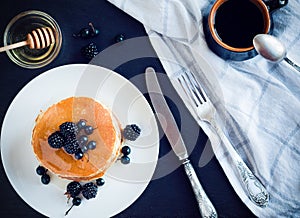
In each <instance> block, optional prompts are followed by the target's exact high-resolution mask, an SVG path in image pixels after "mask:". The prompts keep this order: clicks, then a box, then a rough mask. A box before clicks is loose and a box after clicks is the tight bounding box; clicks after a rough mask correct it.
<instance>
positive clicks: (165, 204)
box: [0, 0, 254, 218]
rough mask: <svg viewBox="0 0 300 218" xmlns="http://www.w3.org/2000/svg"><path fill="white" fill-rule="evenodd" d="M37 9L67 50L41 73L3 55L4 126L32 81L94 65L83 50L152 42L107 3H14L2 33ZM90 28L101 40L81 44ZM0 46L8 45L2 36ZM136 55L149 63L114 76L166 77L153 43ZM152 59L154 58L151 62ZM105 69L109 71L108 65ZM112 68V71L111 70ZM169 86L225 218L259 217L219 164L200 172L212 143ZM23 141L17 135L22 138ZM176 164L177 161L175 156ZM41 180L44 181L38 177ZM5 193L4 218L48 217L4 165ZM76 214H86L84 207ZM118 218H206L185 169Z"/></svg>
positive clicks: (3, 17)
mask: <svg viewBox="0 0 300 218" xmlns="http://www.w3.org/2000/svg"><path fill="white" fill-rule="evenodd" d="M33 9H34V10H40V11H44V12H46V13H48V14H50V15H51V16H52V17H53V18H54V19H55V20H56V21H57V22H58V24H59V26H60V28H61V30H62V34H63V44H62V49H61V52H60V54H59V56H58V57H57V58H56V59H55V60H54V61H53V62H52V63H51V64H49V65H48V66H46V67H43V68H40V69H35V70H29V69H24V68H21V67H19V66H17V65H15V64H14V63H13V62H12V61H10V59H9V58H8V57H7V55H6V53H0V66H1V68H0V71H1V72H0V89H1V91H0V99H1V104H0V123H1V125H2V122H3V119H4V116H5V113H6V110H7V109H8V107H9V105H10V103H11V101H12V100H13V98H14V97H15V95H16V94H17V93H18V92H19V91H20V90H21V89H22V88H23V87H24V86H25V85H26V84H27V83H28V82H29V81H30V80H32V79H33V78H35V77H36V76H38V75H40V74H41V73H43V72H45V71H47V70H48V69H51V68H54V67H57V66H60V65H65V64H72V63H88V62H89V61H88V60H87V59H85V58H84V57H83V56H82V55H81V53H80V49H81V48H82V47H83V46H85V45H86V44H89V43H90V42H95V43H96V44H97V45H98V48H99V49H100V50H104V49H106V48H108V47H110V46H111V45H113V44H114V43H115V41H114V38H115V36H116V35H118V34H120V33H122V34H124V35H125V37H126V39H131V38H135V37H141V36H147V35H146V33H145V31H144V28H143V25H142V24H141V23H139V22H138V21H136V20H135V19H133V18H132V17H130V16H129V15H127V14H125V13H124V12H122V11H121V10H119V9H118V8H116V7H115V6H113V5H112V4H110V3H109V2H107V1H105V0H88V1H80V0H72V1H71V0H48V1H41V0H26V1H22V0H9V1H6V3H5V5H2V6H1V9H0V33H3V32H4V30H5V27H6V25H7V24H8V22H9V21H10V20H11V19H12V18H13V17H14V16H15V15H17V14H18V13H20V12H23V11H26V10H33ZM89 22H93V24H94V26H95V27H97V28H98V29H99V30H100V35H99V36H98V37H96V38H94V39H88V40H87V39H86V40H83V39H75V38H74V37H73V36H72V34H73V33H77V32H78V31H79V30H80V29H81V28H83V27H87V26H88V23H89ZM0 41H1V42H3V36H2V35H1V36H0ZM2 44H3V43H1V45H2ZM135 49H136V50H135ZM135 49H133V50H132V51H130V52H132V53H134V52H139V53H140V54H143V53H145V57H146V58H137V59H135V60H131V61H129V62H127V63H124V64H121V65H119V66H117V67H116V68H114V69H112V70H114V71H116V72H117V73H119V74H121V75H123V76H124V77H125V78H127V79H130V78H132V77H134V76H136V75H139V74H143V73H144V70H145V68H146V67H148V66H152V67H154V68H155V69H156V70H157V71H158V72H162V73H164V70H163V68H162V66H161V64H160V62H159V59H157V58H153V56H155V52H154V50H153V49H152V47H151V45H150V42H149V41H145V43H144V45H143V47H140V46H139V47H137V48H135ZM115 52H116V53H115V54H114V56H113V57H114V58H118V57H122V55H126V52H127V51H123V50H122V46H120V47H119V49H116V51H115ZM147 56H150V57H148V58H147ZM103 64H104V65H105V63H103ZM106 67H110V66H109V65H107V66H106ZM163 83H164V85H163V90H164V91H165V92H168V93H173V94H172V96H171V97H172V98H171V99H172V100H168V102H169V104H170V107H171V109H172V111H173V113H174V115H175V117H176V120H177V122H178V124H179V125H180V123H181V121H182V120H183V119H184V120H185V122H186V121H187V122H189V128H188V129H184V130H182V134H183V138H184V140H185V142H186V144H187V146H188V150H189V152H191V156H190V159H191V161H192V163H193V165H194V167H195V170H196V172H197V174H198V177H199V179H200V181H201V183H202V185H203V187H204V189H205V190H206V192H207V194H208V196H209V197H210V199H211V201H212V202H213V204H214V205H215V207H216V210H217V212H218V214H219V217H254V215H253V214H252V213H251V212H250V211H249V210H248V209H247V207H246V206H245V205H244V204H243V203H242V202H241V201H240V199H239V197H238V196H237V195H236V193H235V192H234V190H233V188H232V187H231V185H230V183H229V182H228V179H227V178H226V176H225V174H224V172H223V170H222V168H221V166H220V165H219V163H218V161H217V160H216V159H215V158H212V160H211V161H210V162H209V163H208V164H206V165H205V166H204V167H198V163H199V159H200V156H201V154H202V150H203V148H204V146H205V145H206V143H207V136H206V135H205V134H204V133H203V131H202V130H201V129H200V128H199V127H198V126H197V124H196V122H195V121H194V120H193V119H192V117H191V116H190V114H189V112H188V111H187V109H186V108H185V107H184V106H183V105H182V102H181V100H180V99H179V97H178V96H177V95H176V92H175V90H173V87H172V86H171V84H170V83H169V82H168V81H163ZM135 85H136V86H137V87H138V88H139V89H141V90H145V87H146V86H145V81H143V80H142V81H141V80H139V81H138V82H137V83H136V84H135ZM53 88H55V87H53ZM145 97H146V98H147V100H149V98H148V96H147V94H145ZM149 102H150V101H149ZM160 133H161V140H160V154H159V155H160V157H163V156H164V155H165V154H166V153H168V152H170V151H171V148H170V145H169V143H168V141H167V139H166V138H165V137H164V136H163V133H162V132H161V131H160ZM191 134H192V135H193V134H196V135H198V134H199V137H198V139H197V145H196V147H195V148H193V147H194V145H193V144H194V142H193V141H191V140H190V138H189V136H190V135H191ZM17 135H18V133H17V132H16V137H17ZM25 146H26V145H25ZM28 146H29V145H28ZM171 152H172V151H171ZM24 158H25V157H24ZM174 161H177V160H176V156H175V155H174V158H173V162H174ZM166 164H173V163H166V162H162V161H159V162H158V165H157V172H156V173H155V175H157V174H159V171H160V169H163V168H164V167H166ZM20 167H21V166H20ZM37 179H39V178H38V177H37ZM45 188H47V187H45ZM0 193H1V203H0V217H43V215H41V214H39V213H38V212H36V211H35V210H33V209H32V208H31V207H30V206H29V205H27V204H26V203H25V202H24V201H23V200H22V199H21V198H20V197H19V196H18V194H17V193H16V192H15V191H14V189H13V188H12V186H11V184H10V183H9V181H8V179H7V177H6V175H5V172H4V169H3V165H2V164H1V165H0ZM41 194H43V193H41ZM120 194H122V193H120ZM44 198H45V200H46V199H47V196H44ZM112 198H113V199H114V201H117V200H118V196H117V195H116V196H112ZM74 210H80V207H78V208H75V209H74ZM87 217H88V215H87ZM99 217H101V211H99ZM115 217H118V218H120V217H200V214H199V212H198V206H197V203H196V200H195V198H194V194H193V191H192V189H191V187H190V184H189V181H188V179H187V177H186V175H185V173H184V170H183V168H182V167H179V168H177V169H176V170H175V171H173V172H172V173H170V174H168V175H166V176H164V177H162V178H159V179H155V180H153V181H151V182H150V183H149V186H148V187H147V189H146V190H145V192H144V193H143V194H142V195H141V196H140V197H139V198H138V200H137V201H136V202H134V203H133V204H132V205H131V206H130V207H129V208H127V209H126V210H124V211H123V212H121V213H120V214H118V215H116V216H115Z"/></svg>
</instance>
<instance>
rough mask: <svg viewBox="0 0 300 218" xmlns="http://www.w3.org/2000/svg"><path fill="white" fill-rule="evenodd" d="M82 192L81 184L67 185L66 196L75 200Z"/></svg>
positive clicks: (71, 183)
mask: <svg viewBox="0 0 300 218" xmlns="http://www.w3.org/2000/svg"><path fill="white" fill-rule="evenodd" d="M81 190H82V186H81V184H80V183H79V182H75V181H73V182H70V183H69V184H68V185H67V192H66V193H65V194H66V195H68V196H70V197H72V198H75V197H77V196H78V195H79V194H80V192H81Z"/></svg>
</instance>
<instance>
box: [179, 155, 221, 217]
mask: <svg viewBox="0 0 300 218" xmlns="http://www.w3.org/2000/svg"><path fill="white" fill-rule="evenodd" d="M182 164H183V166H184V170H185V173H186V175H187V176H188V178H189V180H190V182H191V185H192V188H193V191H194V194H195V197H196V199H197V202H198V205H199V210H200V214H201V216H202V217H203V218H217V217H218V215H217V212H216V209H215V208H214V206H213V204H212V203H211V201H210V200H209V198H208V197H207V195H206V193H205V191H204V189H203V188H202V186H201V184H200V182H199V179H198V177H197V174H196V172H195V170H194V168H193V166H192V164H191V162H190V160H189V159H185V160H184V161H183V163H182Z"/></svg>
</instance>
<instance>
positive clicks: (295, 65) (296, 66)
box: [284, 57, 300, 72]
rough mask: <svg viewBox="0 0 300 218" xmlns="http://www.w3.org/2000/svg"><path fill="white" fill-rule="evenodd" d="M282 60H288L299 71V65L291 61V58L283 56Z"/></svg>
mask: <svg viewBox="0 0 300 218" xmlns="http://www.w3.org/2000/svg"><path fill="white" fill-rule="evenodd" d="M284 60H285V61H286V62H288V63H289V64H290V65H291V66H292V67H294V68H295V69H296V70H297V71H299V72H300V67H299V66H298V65H297V64H295V63H294V62H293V61H291V59H289V58H287V57H285V58H284Z"/></svg>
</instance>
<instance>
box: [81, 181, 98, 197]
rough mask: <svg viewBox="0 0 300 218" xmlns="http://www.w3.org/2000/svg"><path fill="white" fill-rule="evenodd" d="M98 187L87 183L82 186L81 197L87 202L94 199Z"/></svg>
mask: <svg viewBox="0 0 300 218" xmlns="http://www.w3.org/2000/svg"><path fill="white" fill-rule="evenodd" d="M97 191H98V187H97V185H96V184H94V183H93V182H89V183H86V184H84V185H83V187H82V192H81V193H82V195H83V197H85V198H86V199H87V200H89V199H91V198H95V197H96V195H97Z"/></svg>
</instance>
